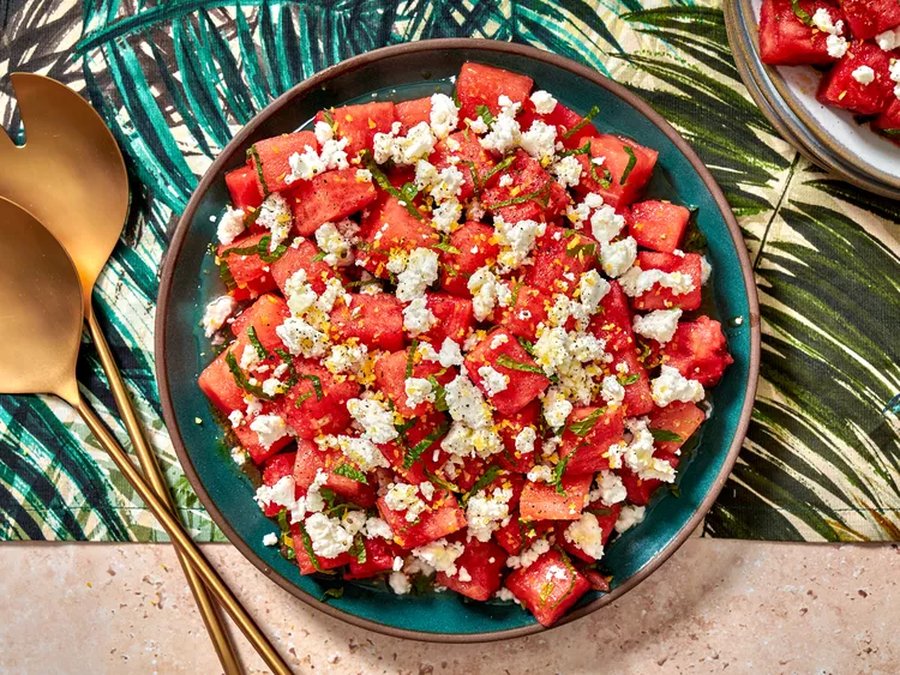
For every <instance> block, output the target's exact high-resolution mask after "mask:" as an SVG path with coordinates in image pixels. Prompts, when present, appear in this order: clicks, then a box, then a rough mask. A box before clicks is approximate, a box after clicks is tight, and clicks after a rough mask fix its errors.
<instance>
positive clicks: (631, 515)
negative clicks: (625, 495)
mask: <svg viewBox="0 0 900 675" xmlns="http://www.w3.org/2000/svg"><path fill="white" fill-rule="evenodd" d="M644 511H646V509H645V507H643V506H632V505H631V504H628V505H627V506H623V507H622V511H621V512H620V513H619V519H618V520H617V521H616V525H615V528H616V532H618V533H619V534H622V533H623V532H625V531H626V530H630V529H631V528H632V527H634V526H635V525H637V524H638V523H640V522H641V521H642V520H644Z"/></svg>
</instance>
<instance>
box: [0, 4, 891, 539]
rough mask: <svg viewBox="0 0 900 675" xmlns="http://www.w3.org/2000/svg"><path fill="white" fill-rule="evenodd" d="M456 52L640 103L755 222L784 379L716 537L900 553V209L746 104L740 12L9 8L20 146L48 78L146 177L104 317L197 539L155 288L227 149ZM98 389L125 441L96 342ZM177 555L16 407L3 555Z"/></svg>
mask: <svg viewBox="0 0 900 675" xmlns="http://www.w3.org/2000/svg"><path fill="white" fill-rule="evenodd" d="M644 5H652V7H649V8H647V7H645V6H644ZM449 36H474V37H482V38H491V39H498V40H507V41H515V42H522V43H527V44H531V45H535V46H537V47H541V48H543V49H547V50H550V51H553V52H556V53H558V54H562V55H565V56H568V57H570V58H572V59H575V60H577V61H580V62H582V63H585V64H587V65H589V66H591V67H593V68H596V69H597V70H599V71H601V72H603V73H605V74H607V75H609V76H610V77H612V78H614V79H616V80H617V81H619V82H621V83H623V84H625V85H627V86H628V87H630V88H631V89H633V90H634V91H636V92H637V93H639V94H640V95H642V96H644V97H645V98H646V99H647V100H649V102H650V103H651V104H652V105H653V106H654V107H655V108H656V109H657V110H659V111H660V112H661V113H662V114H663V115H664V116H665V117H667V118H668V119H669V120H670V121H671V122H672V123H673V124H674V125H675V126H676V127H677V128H678V129H679V130H680V131H681V132H682V133H683V134H684V135H685V136H686V138H687V139H688V140H689V141H690V142H691V143H692V145H693V146H694V147H695V148H696V149H697V151H698V152H699V153H700V155H701V157H702V158H703V159H704V161H705V162H706V163H707V165H708V166H709V167H710V168H711V169H712V171H713V173H714V175H715V177H716V179H717V180H718V181H719V183H720V185H722V187H723V189H724V190H725V192H726V194H727V196H728V199H729V201H730V203H731V205H732V207H733V209H734V211H735V213H736V214H737V216H738V217H739V220H740V224H741V227H742V229H743V233H744V237H745V240H746V243H747V246H748V248H749V250H750V254H751V259H752V261H753V264H754V269H755V272H756V275H757V282H758V285H759V290H760V294H761V300H762V322H763V354H762V373H761V375H762V377H761V382H760V388H759V395H758V400H757V403H756V406H755V409H754V414H753V419H752V423H751V427H750V432H749V434H748V437H747V441H746V443H745V446H744V448H743V451H742V453H741V456H740V459H739V461H738V464H737V466H736V468H735V470H734V473H733V475H732V476H731V478H730V479H729V481H728V483H727V485H726V487H725V489H724V491H723V492H722V495H721V497H720V498H719V500H718V502H717V503H716V505H715V507H714V508H713V510H712V511H711V513H710V515H709V517H708V518H707V520H706V533H707V534H708V535H710V536H717V537H742V538H755V539H782V540H810V541H856V540H871V541H877V540H895V541H896V540H900V425H898V420H897V410H896V408H897V407H898V406H897V405H896V403H895V409H894V411H893V412H892V411H891V406H890V401H891V399H892V397H894V396H895V395H897V394H898V392H900V339H898V329H900V250H898V249H900V247H898V241H897V237H898V222H900V203H897V202H891V201H888V200H885V199H883V198H879V197H875V196H872V195H868V194H865V193H863V192H861V191H859V190H857V189H855V188H853V187H851V186H849V185H846V184H844V183H841V182H840V181H837V180H834V179H832V178H830V177H828V176H827V175H825V174H824V173H822V172H821V171H820V170H818V169H817V168H815V167H814V166H811V165H810V164H809V163H807V162H806V161H805V160H804V159H802V158H801V157H800V156H799V155H798V154H797V152H796V151H795V150H794V149H793V148H792V147H791V146H790V145H788V144H787V143H786V142H785V141H783V140H782V139H781V138H779V136H778V135H777V133H776V132H775V131H774V129H773V128H772V127H771V126H770V125H769V123H768V122H767V121H766V120H765V118H764V117H763V116H762V115H761V113H760V112H759V111H758V110H757V108H756V107H755V105H754V104H753V102H752V100H751V99H750V98H749V96H748V94H747V92H746V90H745V89H744V87H743V85H742V84H741V82H740V79H739V77H738V74H737V70H736V69H735V65H734V63H733V61H732V59H731V51H730V49H729V47H728V43H727V39H726V35H725V27H724V22H723V16H722V12H721V8H720V5H719V3H718V2H715V1H711V2H702V3H700V2H698V3H694V2H687V1H678V0H668V1H662V2H654V3H641V2H638V0H598V1H593V2H589V1H588V0H531V1H528V2H525V1H523V2H515V1H509V0H503V1H501V0H487V1H478V0H442V1H441V2H422V1H418V0H407V1H406V2H387V1H385V0H331V1H327V2H326V1H324V0H318V1H314V0H308V1H306V2H302V1H295V2H289V1H287V0H231V1H230V2H216V1H215V0H203V1H202V2H201V1H200V0H169V1H167V2H154V1H152V0H85V1H84V2H83V3H79V2H75V0H35V1H31V2H25V1H21V0H13V1H12V2H6V3H3V4H0V120H2V124H3V126H4V127H5V128H6V130H7V131H8V132H9V133H11V134H12V135H13V136H14V137H16V138H21V135H22V129H21V125H20V121H19V119H18V116H17V112H16V107H15V101H14V98H13V96H12V93H13V92H12V91H11V89H10V84H9V81H8V79H7V78H6V77H5V75H6V74H7V73H8V72H13V71H16V70H24V71H31V72H39V73H45V74H49V75H51V76H52V77H55V78H57V79H60V80H62V81H63V82H65V83H67V84H68V85H69V86H70V87H72V88H73V89H75V90H76V91H78V92H80V93H81V94H82V95H83V96H84V97H86V98H87V99H89V100H90V101H91V102H92V103H93V105H94V106H95V107H96V108H97V110H99V111H100V113H101V114H102V115H103V117H104V118H105V120H106V122H107V123H108V125H109V126H110V128H111V129H112V130H113V132H114V133H115V135H116V138H117V139H118V141H119V143H120V144H121V147H122V148H123V150H124V152H125V154H126V157H127V162H128V166H129V170H130V172H131V175H132V177H133V186H132V199H133V203H132V209H131V216H130V220H129V222H128V225H127V227H126V231H125V234H124V236H123V237H122V240H121V242H120V244H119V246H118V247H117V248H116V250H115V252H114V255H113V258H112V261H111V262H110V264H109V266H108V267H107V269H106V270H105V273H104V274H103V276H102V277H101V279H100V282H99V284H98V286H97V289H96V292H95V303H96V305H97V307H98V308H99V310H100V315H101V318H102V320H103V323H104V328H105V329H106V331H107V335H108V336H109V337H110V342H111V344H112V347H113V349H114V351H115V353H116V355H117V357H118V361H119V363H120V365H121V367H122V370H123V373H124V375H125V377H126V379H127V382H128V385H129V387H130V389H131V392H132V394H133V396H134V399H135V401H137V403H138V407H139V410H140V414H141V417H142V418H143V420H144V422H145V424H146V426H147V428H148V429H150V430H151V435H152V441H153V444H154V446H155V448H156V449H157V451H158V453H159V456H160V458H161V459H162V462H163V465H164V467H165V470H166V473H167V476H168V479H169V481H170V483H171V484H172V485H173V486H174V488H175V492H176V495H177V498H178V501H179V505H180V507H181V510H182V513H183V516H184V518H185V519H186V522H187V524H188V526H189V527H190V528H191V529H192V531H193V532H194V534H195V535H196V536H197V538H198V539H202V540H211V539H212V540H214V539H219V538H221V534H220V533H219V532H218V530H217V529H216V528H215V527H214V525H213V524H212V523H211V521H210V519H209V517H208V516H207V515H206V513H205V512H204V511H203V509H202V508H201V507H200V506H199V504H198V501H197V499H196V496H195V495H194V494H193V492H192V491H191V489H190V486H189V485H188V484H187V481H186V480H185V478H184V476H183V475H182V473H181V471H180V468H179V466H178V464H177V462H176V460H175V457H174V453H173V451H172V448H171V444H170V442H169V440H168V437H167V435H166V433H165V430H164V429H163V428H162V425H161V423H160V421H159V420H160V409H159V402H158V395H157V390H156V385H155V382H154V377H153V349H152V333H153V320H154V300H155V297H156V293H157V289H158V276H157V275H158V270H159V267H160V261H161V259H162V257H163V255H164V254H165V250H166V245H167V237H168V234H169V233H170V231H171V229H172V228H173V226H174V223H175V222H176V220H177V216H178V215H179V213H180V212H181V210H182V209H183V208H184V206H185V204H186V203H187V200H188V198H189V196H190V194H191V191H192V189H193V187H194V185H195V184H196V182H197V179H198V177H199V175H201V174H202V173H203V171H204V170H205V169H206V167H207V166H208V165H209V163H210V162H211V160H212V159H213V158H214V157H215V156H216V154H217V153H218V152H219V151H220V150H221V148H222V147H224V145H225V144H226V143H227V142H228V139H229V138H230V137H231V136H232V135H233V134H234V133H235V132H236V131H237V130H238V129H239V128H240V127H241V125H242V124H244V123H246V122H247V121H248V120H249V119H250V118H251V117H252V116H253V115H254V114H255V113H256V112H257V111H258V110H260V109H261V108H262V107H264V106H265V105H266V104H267V103H268V102H269V101H271V100H272V99H273V98H274V97H276V96H278V95H279V94H280V93H282V92H284V91H285V90H287V89H288V88H290V87H291V86H292V85H293V84H295V83H297V82H299V81H301V80H303V79H304V78H305V77H308V76H309V75H311V74H312V73H314V72H316V71H317V70H320V69H322V68H324V67H326V66H328V65H331V64H334V63H336V62H338V61H340V60H342V59H344V58H347V57H349V56H353V55H355V54H359V53H362V52H365V51H368V50H371V49H373V48H376V47H381V46H384V45H389V44H396V43H400V42H404V41H409V40H419V39H425V38H434V37H449ZM0 170H4V169H3V168H2V167H0ZM78 374H79V379H80V382H81V384H82V389H83V391H84V392H85V393H86V395H88V396H89V398H90V400H91V402H92V403H94V404H95V405H96V406H97V408H98V409H99V410H101V411H102V412H103V416H104V419H105V420H106V421H107V422H108V423H109V424H110V425H111V427H112V428H113V429H115V430H116V431H117V433H118V436H119V437H120V438H121V439H122V440H123V441H125V440H126V437H125V434H124V430H123V429H122V427H121V425H120V424H119V423H118V422H117V420H116V418H115V416H114V414H112V413H111V412H110V411H111V410H113V407H112V401H111V397H110V395H109V391H108V388H107V385H106V382H105V380H104V378H103V376H102V372H101V370H100V367H99V362H98V360H97V358H96V355H95V353H94V352H93V348H92V345H91V344H90V343H89V342H87V343H86V344H85V345H84V350H83V356H82V359H81V363H80V369H79V373H78ZM162 536H163V535H162V533H161V532H160V530H159V529H158V528H157V527H156V526H155V524H154V522H153V520H152V518H151V517H150V516H149V515H148V513H147V512H146V511H145V510H144V509H143V507H142V505H141V504H140V502H139V500H138V499H137V498H136V497H135V495H134V493H133V491H132V490H131V489H130V487H129V486H128V484H127V483H126V482H125V481H124V480H123V479H122V478H121V476H120V475H119V474H118V473H117V472H116V471H115V470H114V469H113V467H111V465H110V462H109V461H108V460H107V459H106V458H105V455H104V454H103V453H102V452H101V451H100V450H99V448H98V447H97V445H96V443H95V442H94V440H93V439H92V438H91V436H90V434H89V433H88V431H87V429H86V428H85V427H84V425H83V424H82V423H81V422H80V421H79V419H78V418H77V417H76V416H75V415H74V414H73V413H72V412H71V411H70V410H69V409H68V408H67V407H66V406H65V405H64V404H62V403H60V402H58V401H56V400H53V399H48V398H43V397H11V396H0V539H2V540H15V539H59V540H116V541H122V540H139V541H147V540H150V541H152V540H156V539H161V538H162Z"/></svg>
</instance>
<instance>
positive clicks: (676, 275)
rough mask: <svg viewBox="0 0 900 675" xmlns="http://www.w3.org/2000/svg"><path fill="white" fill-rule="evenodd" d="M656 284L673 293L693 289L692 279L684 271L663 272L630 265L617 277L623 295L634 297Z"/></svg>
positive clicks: (683, 292)
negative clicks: (629, 267) (630, 266)
mask: <svg viewBox="0 0 900 675" xmlns="http://www.w3.org/2000/svg"><path fill="white" fill-rule="evenodd" d="M656 284H659V285H660V286H663V287H664V288H668V289H670V290H671V291H672V293H673V294H674V295H684V294H686V293H690V292H691V291H693V290H694V280H693V279H692V278H691V275H690V274H685V273H684V272H663V271H662V270H658V269H649V270H642V269H641V268H639V267H632V268H631V269H629V270H628V271H627V272H625V274H623V275H622V276H621V277H619V285H620V286H621V287H622V290H623V291H625V295H627V296H629V297H632V298H633V297H636V296H638V295H642V294H644V293H646V292H647V291H649V290H650V289H652V288H653V286H655V285H656Z"/></svg>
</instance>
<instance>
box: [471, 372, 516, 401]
mask: <svg viewBox="0 0 900 675" xmlns="http://www.w3.org/2000/svg"><path fill="white" fill-rule="evenodd" d="M478 374H479V375H480V376H481V386H482V388H483V389H484V392H485V393H486V394H487V395H488V396H490V397H492V398H493V397H494V396H496V395H497V394H499V393H500V392H503V391H506V388H507V387H508V386H509V375H504V374H503V373H501V372H500V371H499V370H496V369H495V368H494V367H493V366H490V365H486V366H481V367H480V368H479V369H478Z"/></svg>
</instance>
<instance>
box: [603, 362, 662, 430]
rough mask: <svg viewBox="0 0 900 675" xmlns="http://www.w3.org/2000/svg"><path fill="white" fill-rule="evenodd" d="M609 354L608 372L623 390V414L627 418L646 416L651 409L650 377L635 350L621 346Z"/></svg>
mask: <svg viewBox="0 0 900 675" xmlns="http://www.w3.org/2000/svg"><path fill="white" fill-rule="evenodd" d="M608 351H609V350H608ZM610 353H611V354H612V357H613V360H612V362H611V363H610V364H609V369H610V372H611V373H612V374H614V375H616V377H617V378H618V380H619V384H621V385H622V386H623V387H624V388H625V399H624V400H623V401H622V407H623V408H624V409H625V414H626V415H627V416H628V417H637V416H640V415H646V414H647V413H648V412H650V410H651V409H652V408H653V397H652V396H651V395H650V376H649V375H648V374H647V369H646V368H644V365H643V364H642V363H641V361H640V359H639V358H638V353H637V348H636V347H634V346H631V347H628V346H623V347H621V348H619V349H616V350H612V351H610Z"/></svg>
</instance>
